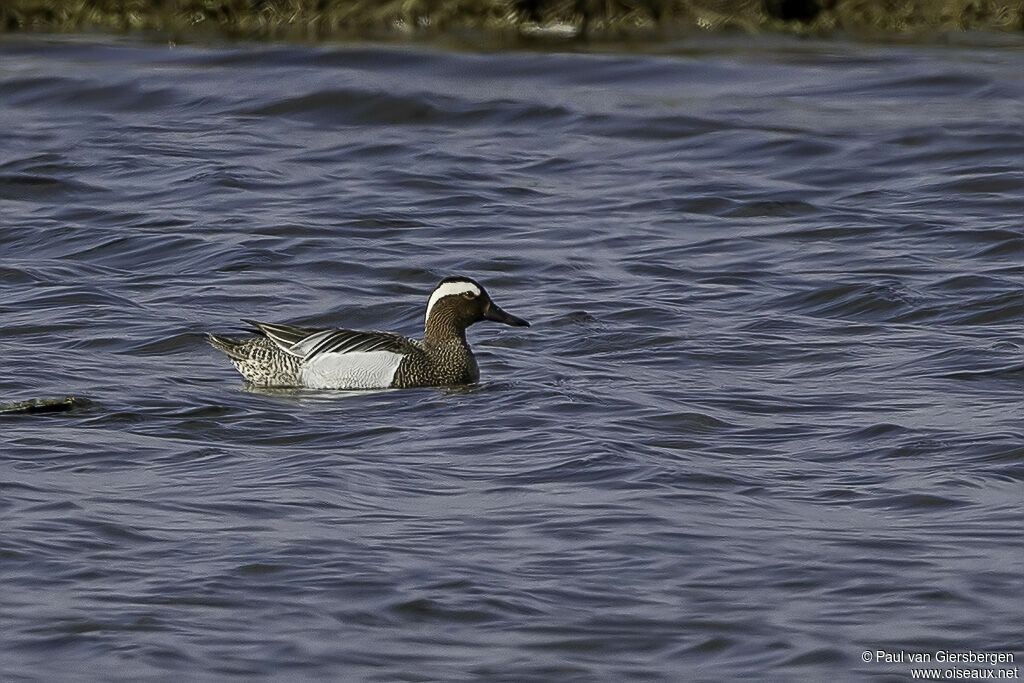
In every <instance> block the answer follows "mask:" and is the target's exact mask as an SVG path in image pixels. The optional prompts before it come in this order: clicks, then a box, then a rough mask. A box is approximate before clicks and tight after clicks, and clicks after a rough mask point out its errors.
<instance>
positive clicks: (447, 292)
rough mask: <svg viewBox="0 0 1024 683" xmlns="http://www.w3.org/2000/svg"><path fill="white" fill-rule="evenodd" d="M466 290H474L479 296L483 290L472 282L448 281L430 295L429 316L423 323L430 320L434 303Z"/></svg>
mask: <svg viewBox="0 0 1024 683" xmlns="http://www.w3.org/2000/svg"><path fill="white" fill-rule="evenodd" d="M466 292H473V293H474V294H476V295H477V296H480V295H481V294H482V293H483V292H481V291H480V288H479V287H477V286H476V285H474V284H473V283H472V282H466V281H464V280H463V281H460V282H446V283H444V284H443V285H441V286H440V287H438V288H437V289H435V290H434V293H433V294H431V295H430V301H428V302H427V317H426V318H424V319H423V324H424V325H426V324H427V321H428V320H430V311H431V310H432V309H433V308H434V304H436V303H437V302H438V301H440V300H441V299H443V298H444V297H446V296H451V295H453V294H464V293H466Z"/></svg>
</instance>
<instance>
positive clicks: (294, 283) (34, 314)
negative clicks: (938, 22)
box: [0, 38, 1024, 681]
mask: <svg viewBox="0 0 1024 683" xmlns="http://www.w3.org/2000/svg"><path fill="white" fill-rule="evenodd" d="M0 120H2V121H3V123H4V125H3V126H2V132H0V134H2V145H0V227H2V230H0V278H2V283H3V286H2V290H0V321H2V326H0V349H2V355H3V365H2V370H0V402H2V401H5V400H19V399H25V398H32V397H37V396H55V397H57V396H63V395H65V394H74V395H76V396H79V397H82V398H84V399H85V404H84V405H83V406H81V407H79V408H78V409H76V410H73V411H71V412H68V413H63V414H55V415H17V416H2V418H0V434H2V442H0V443H2V457H0V510H2V513H0V514H2V517H0V519H2V533H0V582H2V586H3V590H2V591H0V626H2V632H3V634H4V635H3V638H2V640H0V678H3V679H4V680H19V679H29V680H32V679H39V680H57V679H60V680H68V679H73V678H75V677H78V678H83V679H91V680H127V679H138V678H139V677H147V676H150V677H152V676H155V677H157V678H170V677H172V676H179V677H180V676H184V678H186V679H196V678H199V679H209V678H221V677H227V676H230V675H232V674H237V675H238V676H239V677H241V678H245V679H252V678H260V677H265V676H272V677H276V678H282V679H290V680H295V679H297V678H298V679H303V678H320V679H323V678H334V679H339V680H340V679H379V680H464V679H480V680H515V681H522V680H530V679H533V680H555V679H559V680H564V679H571V678H579V679H581V680H594V679H601V680H624V679H640V680H643V679H656V680H657V679H672V680H687V679H701V680H722V679H729V678H737V677H753V678H770V679H774V680H787V679H788V680H792V679H802V680H824V679H826V678H833V679H840V680H844V679H858V678H868V677H870V678H883V677H886V676H895V677H896V680H903V679H904V677H907V676H908V675H909V665H898V664H891V665H886V664H880V663H868V664H865V663H863V662H862V661H861V658H860V655H861V652H862V651H863V650H875V649H882V650H891V651H898V650H900V649H903V650H909V651H924V652H930V651H934V650H936V649H940V648H944V649H951V650H966V649H974V650H976V651H989V652H1000V651H1002V652H1011V653H1015V654H1016V657H1017V660H1018V662H1019V661H1020V660H1021V659H1022V658H1024V642H1022V636H1021V633H1022V632H1021V624H1024V600H1022V599H1021V588H1022V585H1021V584H1022V579H1021V577H1022V574H1024V538H1022V528H1024V510H1022V501H1024V495H1022V485H1024V428H1022V425H1021V415H1022V408H1024V396H1022V391H1021V388H1022V380H1024V328H1022V325H1021V321H1022V318H1024V296H1022V294H1024V265H1022V263H1024V222H1022V215H1024V170H1022V159H1024V129H1022V126H1021V122H1022V121H1024V49H1022V45H1021V44H1017V43H1012V42H1011V43H1010V44H1008V45H1004V46H987V47H986V46H974V47H970V46H966V47H948V46H947V47H928V46H885V45H857V44H847V43H842V42H814V41H803V42H790V41H772V40H767V39H764V40H759V41H756V42H750V40H749V39H742V40H740V39H721V40H717V41H711V42H706V43H698V44H682V45H680V46H677V49H675V51H674V52H673V50H671V49H670V50H666V51H665V52H664V54H660V55H659V54H648V55H643V54H631V55H625V56H621V55H620V56H617V55H608V54H605V55H599V54H536V53H512V54H478V53H465V52H463V53H458V52H445V51H441V50H428V49H417V50H403V49H395V48H378V47H373V46H363V47H326V48H307V47H281V46H276V47H275V46H272V47H250V46H235V47H225V48H220V49H212V48H210V49H203V48H194V47H188V48H176V49H168V48H167V47H166V46H153V45H145V44H135V43H118V42H105V43H104V42H95V41H92V40H85V39H70V40H68V39H64V40H59V41H49V40H45V39H32V40H14V39H10V38H8V39H4V40H3V41H0ZM451 274H465V275H470V276H473V277H475V278H477V279H479V280H480V281H482V282H483V283H485V284H486V285H487V287H488V288H489V290H490V292H491V294H492V295H493V297H494V298H495V300H496V301H497V302H498V303H499V304H500V305H501V306H503V307H504V308H505V309H506V310H508V311H509V312H511V313H514V314H516V315H520V316H522V317H524V318H527V319H529V320H530V321H531V322H532V323H533V327H532V328H530V329H522V328H507V327H502V326H497V325H488V324H481V325H479V326H477V327H475V328H473V329H472V330H471V334H470V337H471V340H472V342H473V344H474V348H475V349H476V351H477V355H478V358H479V360H480V366H481V374H482V381H481V383H480V384H479V385H477V386H473V387H469V388H465V389H417V390H409V391H391V392H367V393H349V394H343V393H336V394H331V393H327V394H317V393H312V392H307V393H302V392H259V391H250V390H247V389H246V388H245V387H244V386H243V384H242V382H241V379H240V377H239V376H238V375H237V374H236V373H235V371H234V370H233V369H232V368H231V367H230V366H229V365H228V364H227V362H226V361H225V359H224V358H223V357H221V356H219V354H217V353H216V352H215V351H214V350H213V349H211V348H209V347H208V346H206V345H205V343H204V342H203V341H202V338H201V336H200V335H201V333H202V332H204V331H207V330H215V331H230V330H231V329H232V328H233V327H234V326H235V325H236V324H237V320H238V319H239V318H243V317H246V318H250V317H251V318H257V319H261V320H270V321H280V322H285V321H288V322H295V323H300V324H319V325H337V326H346V327H356V328H383V329H391V330H395V331H399V332H403V333H406V334H410V335H419V334H420V332H421V330H420V326H421V322H422V315H423V309H424V307H425V304H426V296H427V294H428V293H429V291H430V289H431V288H432V286H433V285H434V284H435V283H436V282H437V281H438V280H439V279H440V278H442V277H444V276H446V275H451ZM74 672H78V673H74Z"/></svg>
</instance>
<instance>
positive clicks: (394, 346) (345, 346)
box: [243, 320, 416, 361]
mask: <svg viewBox="0 0 1024 683" xmlns="http://www.w3.org/2000/svg"><path fill="white" fill-rule="evenodd" d="M243 322H246V323H248V324H249V325H252V326H253V328H255V329H256V331H257V332H259V333H260V334H262V335H264V336H265V337H267V339H269V340H271V341H272V342H274V343H275V344H277V346H278V347H280V348H281V350H282V351H284V352H285V353H288V354H290V355H292V356H297V357H298V358H301V359H303V360H305V361H309V360H311V359H313V358H316V357H317V356H321V355H323V354H326V353H339V354H342V353H353V352H357V351H364V352H369V351H387V352H390V353H396V354H399V355H405V354H408V353H410V352H412V351H414V350H415V348H416V347H415V345H414V342H413V340H411V339H409V338H407V337H403V336H402V335H400V334H394V333H393V332H377V331H375V330H341V329H337V328H312V327H297V326H295V325H278V324H272V323H261V322H258V321H255V320H245V321H243Z"/></svg>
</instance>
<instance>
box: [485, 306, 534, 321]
mask: <svg viewBox="0 0 1024 683" xmlns="http://www.w3.org/2000/svg"><path fill="white" fill-rule="evenodd" d="M484 318H486V319H487V320H493V321H494V322H496V323H505V324H506V325H514V326H516V327H529V326H530V323H528V322H526V321H525V320H523V319H522V318H517V317H515V316H514V315H512V314H511V313H506V312H505V311H503V310H501V307H500V306H498V304H496V303H494V302H493V301H492V302H490V303H489V304H487V308H485V309H484Z"/></svg>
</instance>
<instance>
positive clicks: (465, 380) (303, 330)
mask: <svg viewBox="0 0 1024 683" xmlns="http://www.w3.org/2000/svg"><path fill="white" fill-rule="evenodd" d="M481 320H493V321H495V322H499V323H505V324H506V325H515V326H520V327H529V326H530V323H528V322H526V321H525V320H523V319H522V318H517V317H516V316H514V315H511V314H509V313H506V312H505V311H503V310H501V308H500V307H499V306H498V305H497V304H496V303H494V302H493V301H491V297H490V296H489V295H488V294H487V290H485V289H484V288H483V287H482V286H481V285H480V283H478V282H476V281H475V280H472V279H470V278H468V277H448V278H445V279H444V280H441V282H440V283H439V284H438V285H437V287H435V288H434V291H433V292H432V293H431V295H430V299H429V301H427V316H426V320H425V322H424V333H423V341H418V340H416V339H409V338H408V337H403V336H401V335H398V334H394V333H392V332H377V331H364V330H342V329H336V328H327V329H324V328H313V327H296V326H294V325H274V324H270V323H261V322H257V321H255V320H244V321H243V322H245V323H247V324H249V325H251V326H252V329H253V331H254V332H255V333H256V336H253V337H248V338H246V339H231V338H229V337H223V336H220V335H216V334H210V335H208V336H207V340H208V341H209V342H210V344H211V345H212V346H213V347H214V348H215V349H217V350H218V351H222V352H224V353H225V354H226V355H227V357H228V358H229V359H230V360H231V363H232V365H234V366H235V367H236V368H238V371H239V372H240V373H242V376H243V377H245V379H246V380H247V381H249V382H251V383H252V384H256V385H259V386H278V387H307V388H310V389H384V388H406V387H422V386H439V385H445V384H469V383H472V382H476V381H477V380H478V379H480V369H479V367H478V366H477V363H476V358H474V357H473V351H472V350H471V349H470V348H469V344H468V343H467V342H466V328H467V327H469V326H470V325H472V324H473V323H477V322H480V321H481Z"/></svg>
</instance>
